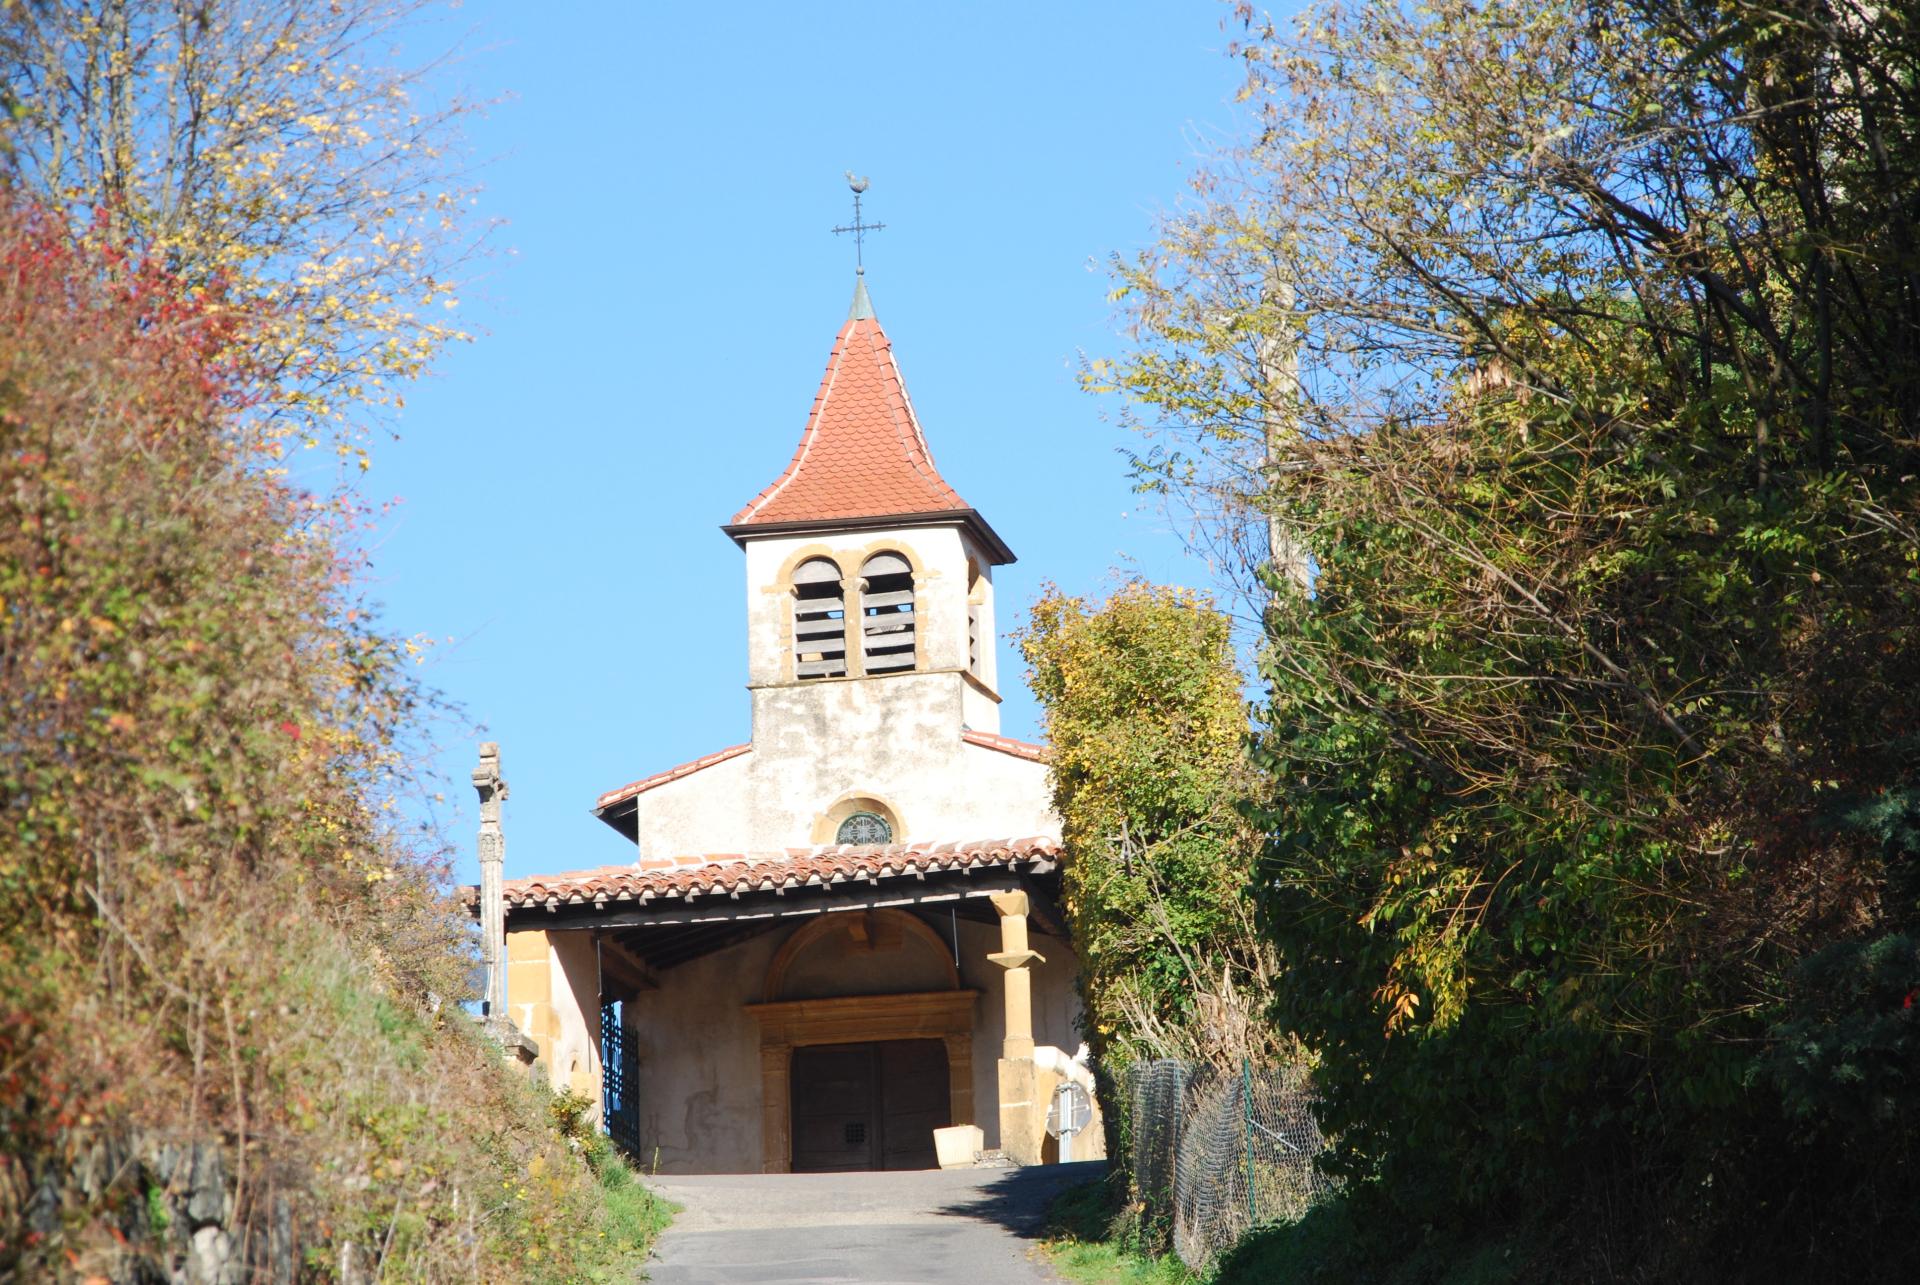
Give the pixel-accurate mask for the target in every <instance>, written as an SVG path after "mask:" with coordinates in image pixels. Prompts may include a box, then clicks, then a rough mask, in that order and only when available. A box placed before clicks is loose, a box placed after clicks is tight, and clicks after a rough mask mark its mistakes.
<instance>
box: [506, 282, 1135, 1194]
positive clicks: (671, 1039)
mask: <svg viewBox="0 0 1920 1285" xmlns="http://www.w3.org/2000/svg"><path fill="white" fill-rule="evenodd" d="M763 476H764V475H763ZM757 480H759V479H757V478H750V477H749V478H743V479H742V483H743V485H742V490H745V489H746V487H747V486H750V485H751V484H752V483H753V482H754V481H757ZM721 530H722V531H724V532H725V533H726V535H727V536H728V537H730V538H731V539H732V540H733V542H734V543H735V544H736V545H737V546H738V547H739V549H740V552H741V555H742V561H743V563H744V569H745V573H746V612H745V617H744V625H745V628H746V631H747V638H748V649H747V650H748V675H747V679H748V682H747V687H748V691H749V693H750V699H751V705H752V709H751V720H752V721H751V735H750V739H748V740H747V741H746V742H744V743H742V744H737V745H729V746H725V747H720V748H716V749H714V750H713V751H712V752H711V753H708V754H706V755H704V756H702V757H700V758H698V759H695V760H694V761H692V762H689V763H682V764H679V765H678V766H673V767H666V768H662V769H660V770H656V771H653V772H651V773H650V774H648V775H645V776H642V777H640V778H639V779H638V780H635V781H632V782H630V783H629V784H625V785H621V786H619V787H617V788H614V789H610V790H607V791H606V792H605V793H603V794H601V795H600V796H599V797H598V799H597V800H596V801H595V803H594V809H593V810H594V813H595V815H596V816H597V817H598V818H599V819H600V820H601V821H602V822H604V823H605V824H606V825H607V827H608V828H609V829H611V830H612V831H613V832H614V834H616V835H617V836H618V842H620V843H621V844H624V845H625V847H626V852H625V854H624V858H623V859H622V860H621V861H619V862H618V863H616V864H610V865H606V866H602V867H600V868H598V869H591V870H575V871H568V872H566V873H558V874H552V875H540V876H535V877H531V878H520V879H514V880H512V881H505V880H503V879H502V877H501V874H500V852H501V841H500V838H499V827H498V816H499V799H500V798H502V797H504V794H505V789H504V785H503V784H502V783H501V782H500V780H499V772H498V758H497V752H496V754H495V757H493V758H492V759H488V758H487V757H486V753H487V751H488V750H490V749H491V748H492V747H483V758H482V765H481V770H480V771H479V772H476V773H475V775H474V783H475V785H476V787H477V788H478V789H479V790H480V794H481V800H482V836H481V852H482V872H483V883H482V885H481V887H480V888H479V889H477V890H474V894H473V895H474V899H475V901H476V902H477V904H478V909H479V912H480V918H481V921H482V936H483V953H484V955H485V956H486V958H487V961H488V965H489V967H488V973H489V976H488V999H489V1005H490V1011H491V1012H492V1013H493V1014H494V1015H495V1018H496V1021H497V1018H498V1017H499V1015H501V1014H504V1015H505V1016H506V1017H507V1018H509V1019H510V1020H511V1022H512V1024H513V1026H514V1027H516V1028H517V1029H518V1032H519V1035H520V1036H521V1037H523V1038H524V1040H525V1041H526V1042H527V1043H529V1044H530V1046H531V1047H530V1049H529V1052H530V1053H531V1052H534V1051H537V1055H538V1061H537V1063H536V1074H539V1073H544V1075H545V1076H546V1078H547V1080H548V1082H549V1083H550V1084H552V1086H553V1087H554V1088H555V1089H556V1090H559V1089H571V1090H573V1091H575V1092H577V1093H580V1094H582V1095H584V1096H587V1097H588V1098H590V1099H592V1100H594V1101H596V1102H598V1103H599V1104H600V1106H601V1111H602V1123H603V1125H604V1127H605V1128H606V1129H607V1131H608V1132H609V1133H610V1134H612V1135H613V1137H614V1138H615V1139H616V1140H618V1141H619V1142H620V1143H621V1144H622V1145H623V1146H625V1147H627V1148H628V1149H629V1150H630V1151H631V1152H632V1153H633V1154H634V1155H636V1156H637V1157H638V1158H639V1159H640V1160H641V1161H642V1162H643V1163H644V1164H646V1165H648V1166H655V1165H657V1167H658V1170H659V1171H660V1172H665V1173H757V1172H767V1173H784V1172H805V1171H829V1170H860V1169H912V1168H930V1167H933V1166H934V1165H935V1164H936V1163H949V1164H951V1163H972V1162H974V1161H976V1160H977V1159H979V1158H980V1157H981V1156H982V1155H983V1154H984V1155H985V1156H986V1157H987V1158H988V1159H993V1158H995V1157H996V1155H997V1156H1003V1157H1004V1158H1005V1159H1007V1160H1009V1161H1011V1162H1013V1163H1018V1164H1035V1163H1043V1162H1047V1161H1050V1160H1053V1159H1056V1158H1059V1157H1060V1153H1061V1151H1062V1150H1063V1147H1062V1144H1061V1142H1060V1141H1058V1140H1056V1139H1055V1138H1054V1137H1051V1136H1050V1135H1049V1131H1048V1127H1047V1125H1048V1112H1049V1109H1050V1107H1052V1108H1054V1109H1055V1110H1056V1111H1057V1110H1058V1107H1059V1103H1060V1102H1062V1101H1064V1102H1069V1103H1071V1102H1074V1101H1078V1102H1081V1103H1084V1102H1086V1101H1087V1100H1088V1098H1090V1094H1088V1095H1081V1094H1079V1093H1076V1092H1075V1091H1074V1089H1072V1088H1070V1087H1063V1086H1073V1085H1078V1086H1079V1087H1080V1088H1082V1089H1091V1086H1092V1081H1091V1078H1090V1076H1089V1073H1088V1070H1087V1068H1086V1066H1085V1063H1084V1056H1082V1057H1081V1058H1080V1059H1079V1060H1076V1058H1075V1057H1074V1056H1073V1054H1072V1050H1074V1049H1076V1048H1082V1047H1083V1046H1082V1045H1081V1041H1080V1036H1079V1033H1078V1025H1077V1024H1078V1020H1079V1001H1078V996H1077V991H1076V987H1075V977H1076V964H1075V959H1074V955H1073V950H1072V947H1071V944H1070V943H1069V941H1068V939H1067V931H1066V927H1065V923H1064V921H1063V917H1062V914H1061V912H1060V909H1059V905H1058V896H1059V888H1060V864H1061V859H1062V853H1061V846H1060V827H1059V820H1058V818H1057V817H1056V816H1054V814H1053V812H1052V809H1051V806H1050V803H1049V789H1048V781H1047V768H1046V752H1045V750H1044V749H1043V748H1042V747H1041V746H1038V745H1033V744H1029V743H1027V742H1024V741H1018V740H1013V739H1010V738H1007V737H1004V736H1001V735H1000V734H999V728H1000V718H999V705H1000V695H999V691H1000V676H999V657H998V654H997V652H998V644H997V639H998V637H999V633H998V623H997V621H996V618H995V614H994V597H993V576H994V569H995V568H996V567H1001V566H1005V565H1006V564H1008V563H1010V562H1012V561H1013V557H1014V555H1013V551H1012V550H1011V549H1009V548H1008V547H1007V544H1006V542H1005V541H1004V540H1002V539H1001V537H1000V536H999V534H998V533H996V532H995V531H994V529H993V527H992V526H990V525H989V524H988V522H987V520H986V518H985V517H984V516H982V515H981V514H980V513H979V512H978V511H976V510H975V509H973V508H972V507H970V506H969V505H968V504H967V502H966V501H965V500H963V499H962V498H961V497H960V495H959V493H958V492H957V491H955V489H954V488H953V486H952V485H950V484H949V483H948V481H947V480H946V479H945V478H944V477H942V476H941V474H940V471H939V469H938V468H936V467H935V465H934V460H933V454H932V451H931V450H930V449H929V447H928V443H927V438H926V435H925V433H924V431H923V430H922V428H921V425H920V421H919V419H918V417H917V416H916V415H915V413H914V408H913V403H912V402H911V400H910V399H909V398H908V396H907V388H906V384H905V383H904V382H903V380H902V378H901V374H900V369H899V365H898V364H897V362H896V360H895V357H894V352H893V347H892V344H891V342H890V341H889V339H888V337H887V333H886V331H885V329H883V328H882V326H881V325H880V322H879V319H878V318H877V317H876V316H875V314H874V309H873V305H872V302H871V300H870V298H869V296H868V292H867V286H866V281H865V276H864V269H862V272H861V274H860V275H859V276H858V277H857V278H856V284H855V289H854V295H853V304H852V307H851V309H850V311H849V313H848V316H847V318H846V321H845V324H843V325H842V326H841V327H840V331H839V333H838V334H837V335H836V336H835V338H834V341H833V349H832V352H831V354H830V355H829V357H828V358H827V365H826V371H825V373H824V375H823V376H822V377H821V380H820V387H819V390H818V392H816V393H815V395H814V399H813V405H812V409H811V411H810V412H809V413H808V415H807V420H806V427H805V429H804V431H803V432H802V433H801V436H800V442H799V445H798V446H797V447H796V448H795V450H794V453H793V458H792V459H791V460H789V461H788V462H787V464H786V467H785V468H784V469H783V470H782V471H780V473H779V474H778V476H777V477H775V478H774V479H773V481H772V482H771V483H769V484H768V485H767V486H766V487H765V489H763V490H761V491H760V492H759V494H757V495H755V496H754V497H753V498H752V499H751V500H750V501H749V502H748V503H747V504H746V506H745V507H744V508H742V509H741V510H740V511H739V512H738V513H736V514H734V515H733V518H732V521H731V522H729V523H727V524H726V525H725V526H723V527H722V528H721ZM711 608H712V609H711V613H710V616H711V617H721V618H724V617H723V615H722V613H723V604H720V603H714V604H712V605H711ZM613 841H614V840H613V839H612V836H609V842H610V843H611V842H613ZM501 1025H504V1024H501ZM1057 1123H1058V1120H1057V1118H1056V1124H1057ZM969 1126H971V1128H969ZM975 1130H977V1132H976V1131H975ZM936 1144H938V1145H936ZM1100 1146H1101V1143H1100V1128H1099V1124H1098V1121H1097V1119H1094V1120H1091V1121H1088V1122H1087V1126H1086V1127H1084V1128H1082V1129H1081V1130H1079V1131H1078V1133H1077V1134H1076V1135H1074V1136H1072V1137H1070V1138H1069V1139H1067V1140H1066V1142H1065V1146H1064V1150H1066V1151H1067V1152H1068V1153H1069V1156H1070V1158H1077V1159H1089V1158H1093V1157H1095V1156H1097V1155H1099V1154H1100Z"/></svg>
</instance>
